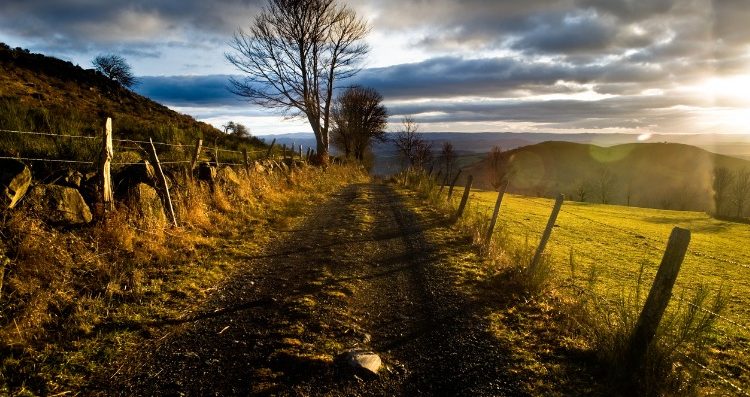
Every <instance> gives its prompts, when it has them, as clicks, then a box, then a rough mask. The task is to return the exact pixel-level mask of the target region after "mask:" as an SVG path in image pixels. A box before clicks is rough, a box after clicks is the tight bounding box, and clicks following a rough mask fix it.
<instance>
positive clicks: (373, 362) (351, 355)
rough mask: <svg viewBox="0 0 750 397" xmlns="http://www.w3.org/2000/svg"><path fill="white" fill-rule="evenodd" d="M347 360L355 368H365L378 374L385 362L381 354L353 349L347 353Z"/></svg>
mask: <svg viewBox="0 0 750 397" xmlns="http://www.w3.org/2000/svg"><path fill="white" fill-rule="evenodd" d="M345 357H346V362H347V364H349V365H350V366H351V367H352V368H354V369H355V370H363V371H367V372H368V373H371V374H372V375H377V374H378V371H379V370H380V366H381V365H382V364H383V362H382V361H381V360H380V356H378V355H377V354H375V353H373V352H371V351H360V350H353V351H350V352H347V353H346V356H345Z"/></svg>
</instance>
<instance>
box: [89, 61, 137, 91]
mask: <svg viewBox="0 0 750 397" xmlns="http://www.w3.org/2000/svg"><path fill="white" fill-rule="evenodd" d="M91 64H92V65H94V68H95V69H96V70H98V71H99V72H101V73H102V74H103V75H105V76H107V77H108V78H110V79H112V80H114V81H116V82H118V83H120V85H122V86H123V87H126V88H131V87H133V86H135V85H136V84H138V80H137V79H136V78H135V76H134V75H133V72H132V69H131V68H130V65H129V64H128V62H127V61H126V60H125V58H123V57H121V56H119V55H115V54H107V55H97V56H96V58H94V60H93V61H92V62H91Z"/></svg>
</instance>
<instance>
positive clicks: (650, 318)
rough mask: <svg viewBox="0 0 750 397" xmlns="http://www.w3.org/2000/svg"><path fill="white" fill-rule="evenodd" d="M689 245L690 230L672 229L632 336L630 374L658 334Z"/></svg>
mask: <svg viewBox="0 0 750 397" xmlns="http://www.w3.org/2000/svg"><path fill="white" fill-rule="evenodd" d="M689 244H690V230H687V229H682V228H679V227H675V228H674V229H672V234H670V236H669V241H668V242H667V249H666V250H665V251H664V256H663V257H662V260H661V265H659V270H657V272H656V277H655V278H654V283H653V285H652V286H651V290H650V291H649V293H648V297H647V298H646V303H645V304H644V305H643V310H642V311H641V315H640V316H639V317H638V322H637V323H636V326H635V329H634V330H633V333H632V334H631V337H630V346H629V349H630V350H629V352H628V355H627V360H628V361H627V363H626V369H627V370H628V371H633V370H634V369H635V368H637V367H638V366H639V365H640V364H641V361H642V360H643V357H644V356H645V354H646V350H647V349H648V347H649V345H650V344H651V341H652V340H653V339H654V335H656V329H657V327H659V322H661V318H662V316H663V315H664V310H666V308H667V304H669V299H670V298H671V297H672V288H673V287H674V283H675V281H676V280H677V274H678V273H679V272H680V266H682V261H683V260H684V259H685V253H686V252H687V248H688V245H689Z"/></svg>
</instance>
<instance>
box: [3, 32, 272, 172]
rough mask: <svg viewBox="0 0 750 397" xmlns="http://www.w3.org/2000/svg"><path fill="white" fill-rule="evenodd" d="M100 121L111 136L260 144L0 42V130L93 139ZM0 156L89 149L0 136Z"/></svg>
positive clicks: (65, 154) (71, 155)
mask: <svg viewBox="0 0 750 397" xmlns="http://www.w3.org/2000/svg"><path fill="white" fill-rule="evenodd" d="M106 117H111V118H112V119H113V133H114V136H115V137H119V138H127V139H137V140H142V139H146V140H147V139H148V138H153V139H154V140H155V141H161V142H169V143H176V144H180V143H182V144H189V145H192V144H194V143H195V140H196V139H197V138H199V137H200V138H203V139H204V140H206V141H207V142H211V143H214V142H216V143H217V144H218V145H220V146H222V147H226V148H233V149H236V148H239V147H241V146H243V147H246V146H248V145H252V146H260V145H262V143H261V142H260V141H259V140H257V139H251V140H243V139H238V138H235V137H232V136H227V135H226V134H224V133H223V132H221V131H219V130H218V129H216V128H214V127H213V126H211V125H209V124H206V123H203V122H199V121H196V120H195V119H193V118H192V117H190V116H188V115H184V114H180V113H177V112H175V111H173V110H171V109H169V108H167V107H166V106H164V105H161V104H159V103H157V102H154V101H152V100H150V99H149V98H146V97H143V96H141V95H138V94H136V93H134V92H132V91H130V90H127V89H125V88H123V87H121V86H120V85H119V84H118V83H116V82H114V81H112V80H110V79H108V78H106V77H105V76H104V75H102V74H101V73H98V72H96V71H94V70H91V69H83V68H81V67H80V66H76V65H73V64H72V63H70V62H66V61H63V60H60V59H57V58H53V57H48V56H45V55H42V54H34V53H31V52H29V51H28V50H24V49H21V48H16V49H11V48H10V47H8V46H7V45H5V44H2V43H0V130H17V131H34V132H44V133H52V134H57V135H89V136H90V135H95V134H97V133H98V132H99V131H101V129H102V125H103V120H104V119H105V118H106ZM0 134H2V135H0V136H2V139H0V155H3V156H8V155H10V156H21V157H37V156H40V157H45V158H49V157H59V158H67V159H77V157H90V153H89V151H90V150H93V149H91V148H86V147H75V148H70V147H67V148H60V142H59V141H55V142H50V141H49V140H39V141H34V140H33V139H32V137H31V136H17V135H13V134H10V133H7V132H0Z"/></svg>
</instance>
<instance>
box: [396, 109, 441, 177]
mask: <svg viewBox="0 0 750 397" xmlns="http://www.w3.org/2000/svg"><path fill="white" fill-rule="evenodd" d="M393 143H394V144H395V145H396V148H397V149H398V152H399V153H400V154H401V156H402V157H403V158H404V159H405V160H406V161H407V163H408V165H409V167H412V168H418V167H422V166H423V165H425V164H426V161H427V160H432V158H431V157H432V144H430V143H428V142H426V141H425V140H424V139H422V137H421V136H419V125H418V124H417V123H416V121H414V118H413V117H412V116H404V118H403V119H402V120H401V128H400V129H399V130H398V131H396V137H395V138H394V139H393Z"/></svg>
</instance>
